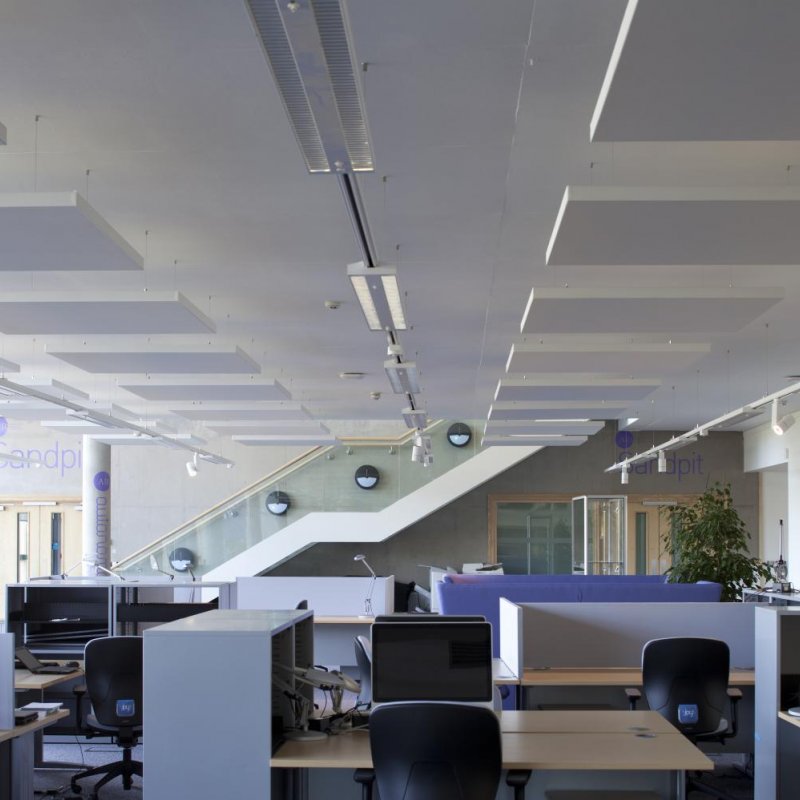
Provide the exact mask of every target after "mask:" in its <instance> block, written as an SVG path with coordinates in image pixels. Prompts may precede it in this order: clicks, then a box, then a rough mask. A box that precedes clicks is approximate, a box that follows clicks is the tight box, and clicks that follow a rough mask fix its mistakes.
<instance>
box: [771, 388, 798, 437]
mask: <svg viewBox="0 0 800 800" xmlns="http://www.w3.org/2000/svg"><path fill="white" fill-rule="evenodd" d="M792 425H794V415H793V414H787V415H786V416H785V417H781V419H778V398H777V397H776V398H775V399H774V400H773V401H772V432H773V433H774V434H775V435H776V436H783V434H784V433H786V431H788V430H789V428H791V427H792Z"/></svg>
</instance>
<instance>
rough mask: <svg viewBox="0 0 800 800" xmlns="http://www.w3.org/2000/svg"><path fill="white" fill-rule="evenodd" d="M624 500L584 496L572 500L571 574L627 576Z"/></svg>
mask: <svg viewBox="0 0 800 800" xmlns="http://www.w3.org/2000/svg"><path fill="white" fill-rule="evenodd" d="M625 506H626V498H625V497H624V496H619V497H602V496H597V495H583V496H582V497H574V498H573V499H572V550H573V555H574V558H573V566H572V569H573V572H576V573H583V574H585V575H624V574H625V573H626V571H627V570H626V528H627V519H626V510H625Z"/></svg>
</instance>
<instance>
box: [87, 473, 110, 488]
mask: <svg viewBox="0 0 800 800" xmlns="http://www.w3.org/2000/svg"><path fill="white" fill-rule="evenodd" d="M92 483H93V484H94V488H95V489H97V491H98V492H107V491H108V490H109V487H110V486H111V476H110V475H109V474H108V473H107V472H98V473H97V474H96V475H95V476H94V480H93V481H92Z"/></svg>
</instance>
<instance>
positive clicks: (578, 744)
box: [270, 711, 713, 770]
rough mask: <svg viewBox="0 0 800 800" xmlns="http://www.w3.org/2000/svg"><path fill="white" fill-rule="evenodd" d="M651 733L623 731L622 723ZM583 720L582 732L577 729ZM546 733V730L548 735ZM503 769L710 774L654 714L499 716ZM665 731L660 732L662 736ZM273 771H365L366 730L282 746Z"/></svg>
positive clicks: (703, 762) (704, 761)
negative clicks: (627, 719) (628, 720)
mask: <svg viewBox="0 0 800 800" xmlns="http://www.w3.org/2000/svg"><path fill="white" fill-rule="evenodd" d="M634 714H636V716H635V717H633V720H632V721H633V722H634V723H635V724H637V725H638V724H639V723H641V725H642V727H647V728H650V729H651V730H652V731H656V732H655V733H650V732H644V735H643V733H642V732H640V733H635V732H631V731H622V730H621V728H622V726H623V718H622V717H621V716H619V715H630V716H631V717H632V716H633V715H634ZM581 718H583V723H584V724H583V730H580V731H570V730H567V729H569V728H574V727H578V725H579V724H580V723H581ZM548 729H549V730H548ZM501 730H502V739H503V766H504V767H505V768H507V769H548V770H555V769H558V770H561V769H563V770H587V769H591V770H674V769H697V770H707V769H713V764H712V762H711V761H710V759H708V758H707V757H706V756H705V755H704V754H703V753H701V752H700V750H698V749H697V748H696V747H695V746H694V745H692V744H691V743H690V742H689V740H688V739H686V738H685V737H684V736H682V735H681V734H680V733H678V731H677V730H675V728H673V727H672V726H671V725H669V724H668V723H666V722H665V721H664V720H663V719H662V718H661V716H660V715H659V714H657V713H656V712H653V711H641V712H633V711H621V712H606V711H567V712H558V711H556V712H548V711H516V712H515V711H504V712H502V714H501ZM662 731H663V732H662ZM270 764H271V766H273V767H294V768H323V767H328V768H348V769H355V768H369V767H371V766H372V757H371V755H370V749H369V734H368V732H367V731H365V730H357V731H352V732H350V733H345V734H341V735H339V736H329V737H328V738H327V739H324V740H321V741H313V742H286V743H285V744H283V745H282V746H281V747H280V749H279V750H278V752H277V753H276V754H275V755H274V756H273V757H272V759H271V761H270Z"/></svg>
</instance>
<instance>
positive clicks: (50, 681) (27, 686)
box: [14, 669, 83, 694]
mask: <svg viewBox="0 0 800 800" xmlns="http://www.w3.org/2000/svg"><path fill="white" fill-rule="evenodd" d="M82 676H83V670H82V669H76V670H73V671H72V672H68V673H66V674H64V675H34V674H33V673H32V672H31V671H30V670H27V669H15V670H14V690H15V691H17V692H39V693H40V694H42V693H43V692H44V691H45V689H50V688H52V687H53V686H58V684H60V683H66V682H67V681H72V680H75V679H76V678H80V677H82Z"/></svg>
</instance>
